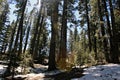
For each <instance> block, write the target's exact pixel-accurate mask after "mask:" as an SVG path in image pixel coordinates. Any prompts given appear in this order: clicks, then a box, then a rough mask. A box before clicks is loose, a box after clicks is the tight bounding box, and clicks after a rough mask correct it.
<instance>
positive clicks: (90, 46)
mask: <svg viewBox="0 0 120 80" xmlns="http://www.w3.org/2000/svg"><path fill="white" fill-rule="evenodd" d="M87 1H88V0H85V9H86V19H87V27H88V39H89V51H90V52H91V50H92V43H91V36H90V32H91V30H90V23H89V16H88V15H89V14H88V6H87V3H88V2H87Z"/></svg>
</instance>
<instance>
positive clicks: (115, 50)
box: [108, 0, 119, 63]
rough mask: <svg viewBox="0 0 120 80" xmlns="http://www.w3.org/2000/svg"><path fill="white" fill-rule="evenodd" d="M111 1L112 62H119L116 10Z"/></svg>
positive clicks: (109, 0)
mask: <svg viewBox="0 0 120 80" xmlns="http://www.w3.org/2000/svg"><path fill="white" fill-rule="evenodd" d="M108 2H109V6H110V14H111V15H110V17H111V23H112V32H113V36H112V44H113V46H111V47H112V49H111V50H112V51H111V52H112V53H111V62H113V63H118V62H119V56H118V55H119V49H118V43H117V36H116V33H117V29H116V26H115V16H114V11H113V6H112V2H111V0H108Z"/></svg>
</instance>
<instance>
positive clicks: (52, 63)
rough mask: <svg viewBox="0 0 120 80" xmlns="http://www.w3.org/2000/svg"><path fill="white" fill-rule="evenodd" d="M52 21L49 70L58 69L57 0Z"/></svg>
mask: <svg viewBox="0 0 120 80" xmlns="http://www.w3.org/2000/svg"><path fill="white" fill-rule="evenodd" d="M51 23H52V29H51V30H52V31H51V32H52V33H51V42H50V53H49V63H48V65H49V67H48V70H49V71H51V70H55V69H56V61H55V53H56V40H57V30H56V29H57V28H58V1H55V4H54V7H53V10H52V15H51Z"/></svg>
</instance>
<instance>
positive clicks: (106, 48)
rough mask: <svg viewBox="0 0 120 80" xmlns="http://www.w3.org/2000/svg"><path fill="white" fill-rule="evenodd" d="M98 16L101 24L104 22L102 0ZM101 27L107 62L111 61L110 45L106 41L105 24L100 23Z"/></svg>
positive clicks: (99, 4)
mask: <svg viewBox="0 0 120 80" xmlns="http://www.w3.org/2000/svg"><path fill="white" fill-rule="evenodd" d="M98 15H99V17H100V22H104V20H103V14H102V9H101V1H100V0H98ZM100 25H101V33H102V37H103V47H104V52H105V57H106V61H109V54H108V47H107V45H108V44H107V40H106V37H105V28H104V24H103V23H100Z"/></svg>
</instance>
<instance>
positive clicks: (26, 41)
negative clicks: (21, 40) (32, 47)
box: [23, 22, 31, 53]
mask: <svg viewBox="0 0 120 80" xmlns="http://www.w3.org/2000/svg"><path fill="white" fill-rule="evenodd" d="M30 26H31V22H30V24H29V25H28V29H27V33H26V39H25V45H24V49H23V53H25V51H26V47H27V44H28V39H29V33H30V29H31V27H30Z"/></svg>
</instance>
